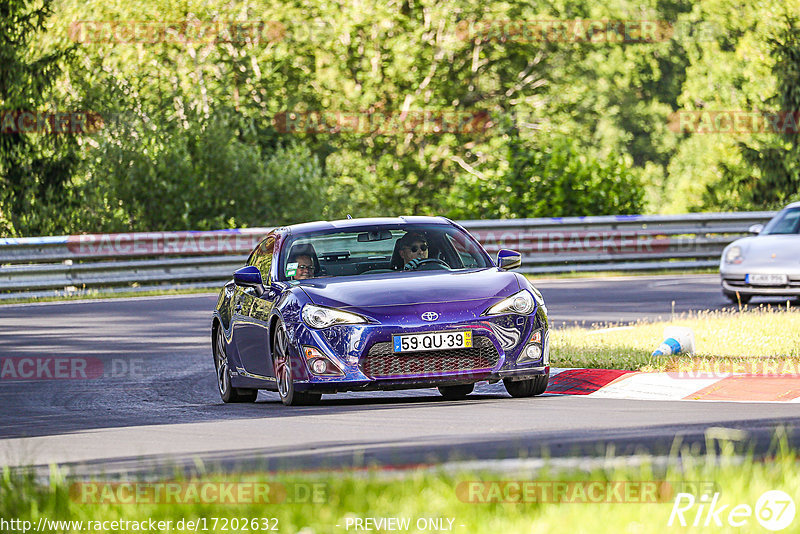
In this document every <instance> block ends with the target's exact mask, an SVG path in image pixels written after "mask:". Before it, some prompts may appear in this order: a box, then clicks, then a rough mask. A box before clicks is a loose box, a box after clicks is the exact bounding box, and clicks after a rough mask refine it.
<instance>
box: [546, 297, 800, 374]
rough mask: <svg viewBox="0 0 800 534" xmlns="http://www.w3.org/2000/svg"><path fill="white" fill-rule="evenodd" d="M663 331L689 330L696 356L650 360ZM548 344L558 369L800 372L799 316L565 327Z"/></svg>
mask: <svg viewBox="0 0 800 534" xmlns="http://www.w3.org/2000/svg"><path fill="white" fill-rule="evenodd" d="M665 326H687V327H690V328H691V329H692V331H693V332H694V336H695V349H696V353H695V354H694V355H678V356H672V357H663V356H662V357H654V356H651V354H652V352H653V351H654V350H655V349H656V347H658V345H659V344H660V343H661V341H662V340H663V338H664V336H663V334H664V327H665ZM550 340H551V357H552V365H553V366H555V367H587V368H601V369H628V370H641V371H674V370H688V369H691V368H697V366H698V365H700V366H706V365H715V364H720V363H722V364H725V365H734V364H740V365H741V364H746V365H750V366H751V367H753V368H757V367H759V366H760V367H763V368H766V369H768V368H769V366H770V365H772V364H775V366H777V365H778V364H781V367H780V368H782V369H784V372H791V371H792V370H793V369H798V366H800V310H798V309H796V308H794V309H791V308H787V309H775V308H763V307H761V308H754V309H748V308H746V307H745V308H743V309H742V310H739V311H701V312H696V313H695V312H692V313H688V314H681V315H677V316H675V318H674V319H673V320H671V321H667V322H653V323H648V322H637V323H634V324H631V325H617V326H615V325H592V326H591V327H590V328H583V327H578V326H572V327H563V328H556V329H553V330H552V331H551V334H550ZM798 370H800V369H798Z"/></svg>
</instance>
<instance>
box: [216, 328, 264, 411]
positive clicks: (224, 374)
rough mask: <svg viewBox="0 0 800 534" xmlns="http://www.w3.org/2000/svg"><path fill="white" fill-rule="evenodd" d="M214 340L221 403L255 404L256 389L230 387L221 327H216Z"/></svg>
mask: <svg viewBox="0 0 800 534" xmlns="http://www.w3.org/2000/svg"><path fill="white" fill-rule="evenodd" d="M214 338H215V339H214V369H215V370H216V374H217V389H218V390H219V396H220V397H222V402H225V403H228V402H255V401H256V398H258V390H257V389H242V388H235V387H233V386H232V385H231V375H230V373H229V371H228V355H227V353H226V352H225V338H224V334H223V333H222V327H221V326H218V327H217V330H216V334H215V335H214Z"/></svg>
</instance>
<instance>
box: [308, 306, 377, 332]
mask: <svg viewBox="0 0 800 534" xmlns="http://www.w3.org/2000/svg"><path fill="white" fill-rule="evenodd" d="M303 322H305V323H306V324H307V325H308V326H310V327H311V328H327V327H328V326H333V325H335V324H362V323H366V322H367V319H366V318H364V317H362V316H360V315H356V314H355V313H349V312H346V311H342V310H336V309H334V308H325V307H323V306H315V305H314V304H306V305H305V306H303Z"/></svg>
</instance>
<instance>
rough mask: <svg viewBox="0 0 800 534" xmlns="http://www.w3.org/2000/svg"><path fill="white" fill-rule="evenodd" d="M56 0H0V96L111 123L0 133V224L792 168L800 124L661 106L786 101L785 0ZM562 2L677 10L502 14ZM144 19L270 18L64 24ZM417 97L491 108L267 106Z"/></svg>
mask: <svg viewBox="0 0 800 534" xmlns="http://www.w3.org/2000/svg"><path fill="white" fill-rule="evenodd" d="M54 5H55V6H57V7H56V11H55V12H53V11H52V9H53V8H51V4H50V2H49V1H44V0H11V1H9V2H4V3H3V5H2V7H1V8H0V9H3V10H4V12H3V15H4V16H3V17H2V21H0V25H2V26H3V30H4V31H3V36H2V38H0V39H1V40H0V59H2V64H3V69H2V71H0V97H2V101H1V102H0V109H3V110H9V109H11V110H24V109H34V110H44V109H53V108H54V109H59V110H90V111H95V112H98V113H100V114H101V115H102V116H103V117H104V127H103V128H102V129H101V130H100V131H99V132H97V133H95V134H93V135H78V136H73V135H64V136H52V135H39V134H20V135H0V181H2V191H0V232H2V233H3V235H8V234H15V233H18V234H21V235H30V234H42V233H80V232H98V231H129V230H154V229H183V228H196V229H207V228H220V227H229V226H263V225H271V224H282V223H290V222H296V221H303V220H314V219H327V218H339V217H344V216H345V215H347V214H352V215H354V216H370V215H400V214H446V215H449V216H451V217H455V218H484V217H531V216H556V215H589V214H601V213H633V212H648V211H649V212H684V211H697V210H708V209H742V208H744V209H747V208H752V207H773V206H776V205H779V204H781V203H783V202H785V201H787V200H788V199H789V198H791V195H792V194H796V192H797V191H798V189H799V188H798V165H797V161H798V157H797V156H798V154H797V150H798V148H797V137H796V136H795V137H794V138H788V137H782V136H779V135H761V136H753V135H750V134H734V135H730V134H714V135H702V134H697V135H690V134H681V133H678V132H674V131H671V130H670V129H669V127H668V124H669V114H670V113H671V112H673V111H675V110H678V109H689V110H694V109H712V110H713V109H720V110H726V109H734V110H735V109H742V110H764V109H774V110H777V109H798V106H799V103H798V100H799V99H800V97H798V94H800V89H798V87H800V85H798V84H800V82H798V80H800V75H798V46H797V42H798V41H797V39H798V37H797V29H796V26H797V24H796V19H795V18H793V14H796V13H797V12H800V5H798V0H790V2H789V4H785V3H782V2H781V1H779V0H768V1H767V2H764V3H758V4H741V2H739V1H738V0H709V1H708V2H703V3H701V4H697V3H693V2H690V1H688V0H674V1H670V2H661V1H657V0H646V1H645V2H644V3H642V2H637V3H633V2H631V1H630V0H618V1H616V2H612V3H606V4H603V5H600V4H597V3H591V2H586V1H580V2H565V1H556V2H547V3H545V2H539V1H535V2H527V3H521V2H512V3H501V2H495V3H489V4H486V3H485V2H476V1H474V0H458V1H456V2H450V3H441V2H436V1H434V0H422V1H419V2H401V3H386V2H379V1H378V0H365V1H363V2H360V3H359V4H358V5H353V4H350V3H326V2H320V1H317V0H290V1H287V2H277V1H274V0H248V1H246V2H239V3H225V2H220V1H217V0H213V1H211V2H200V1H198V0H148V1H147V2H144V3H131V2H124V1H122V0H110V1H108V2H103V3H88V4H87V3H85V2H82V1H79V0H61V1H60V2H59V3H58V4H54ZM573 19H586V20H627V21H632V20H650V21H662V22H663V23H664V24H667V23H668V24H670V25H671V28H672V30H674V32H673V34H672V35H671V36H670V35H667V36H666V37H662V38H658V39H656V40H655V41H652V42H613V41H612V42H607V41H602V40H601V41H599V42H585V41H583V42H581V41H572V40H563V39H562V40H558V39H556V40H553V39H539V38H532V39H525V38H523V37H522V36H521V35H520V34H515V33H514V32H513V31H512V30H511V29H510V27H509V26H508V25H505V26H504V25H503V23H504V21H505V22H507V21H536V20H573ZM143 20H144V21H204V22H209V21H216V22H223V21H237V20H239V21H241V20H249V21H253V20H262V21H269V22H268V26H269V27H271V28H273V30H272V31H266V32H264V33H262V34H261V35H260V39H259V40H257V41H242V40H239V41H234V42H200V41H197V40H194V41H191V40H190V41H188V42H182V41H181V40H180V39H179V38H177V37H179V36H177V35H176V36H175V37H176V38H173V39H166V40H158V39H156V40H154V42H139V43H126V42H119V41H115V40H114V39H113V38H112V39H111V40H106V41H104V40H103V39H99V42H90V41H92V39H91V37H94V38H96V37H98V36H101V37H102V36H104V35H105V36H106V37H108V36H113V35H114V34H113V33H108V32H106V33H102V32H100V33H96V32H92V31H90V30H91V28H90V27H88V28H89V29H88V30H87V26H86V25H84V26H80V25H77V26H76V25H74V24H73V23H75V22H77V21H117V22H120V23H125V22H128V21H143ZM470 25H472V26H470ZM470 27H472V28H478V29H480V28H487V27H488V28H491V31H490V32H489V33H487V34H485V35H484V34H481V33H480V32H478V33H474V32H473V33H471V34H470V33H469V32H468V31H467V29H469V28H470ZM108 29H109V27H106V30H108ZM79 30H85V31H86V32H88V33H81V31H79ZM95 41H98V40H97V39H95ZM422 110H426V111H430V112H433V113H440V112H459V113H462V114H475V116H481V115H480V114H484V115H483V116H484V117H490V118H491V121H490V122H488V123H483V126H485V127H481V128H477V129H473V130H460V131H453V132H445V133H442V132H438V133H434V132H431V131H422V130H419V129H416V130H414V129H412V130H411V131H407V130H404V129H403V128H398V127H397V125H396V124H394V125H393V124H392V123H391V121H388V122H384V123H383V124H381V125H380V126H381V127H382V128H379V129H374V128H373V129H370V128H363V127H362V128H360V129H356V130H347V128H345V129H343V130H338V131H337V130H336V128H333V131H322V130H319V131H315V130H314V129H313V128H305V129H304V128H300V129H298V130H296V131H287V130H286V129H282V128H280V127H279V124H278V121H277V120H276V117H279V116H280V114H282V113H286V112H297V113H300V114H301V115H303V114H306V113H308V112H314V111H329V112H333V113H344V114H355V115H356V116H361V118H362V120H366V117H367V115H369V114H372V116H373V117H374V116H375V113H382V112H383V113H388V114H394V115H393V116H394V117H396V116H397V115H398V114H399V113H400V112H405V111H411V112H414V111H422ZM303 116H305V115H303ZM332 126H336V124H333V125H332Z"/></svg>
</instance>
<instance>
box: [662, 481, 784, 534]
mask: <svg viewBox="0 0 800 534" xmlns="http://www.w3.org/2000/svg"><path fill="white" fill-rule="evenodd" d="M719 495H720V494H719V493H714V495H713V496H712V497H711V499H710V501H709V496H708V495H707V494H705V495H702V496H701V497H700V498H699V499H697V498H695V496H694V495H692V494H691V493H679V494H678V495H676V496H675V503H674V504H673V506H672V512H671V513H670V514H669V521H667V526H670V527H671V526H673V525H674V524H675V523H676V521H677V524H679V525H680V526H682V527H685V526H687V525H691V526H693V527H699V526H703V527H708V526H716V527H721V526H723V525H724V523H723V522H727V524H728V525H729V526H731V527H736V528H740V527H750V528H749V529H748V532H750V531H752V525H753V521H752V520H753V516H755V519H756V521H758V523H759V524H760V525H761V526H762V527H764V528H765V529H767V530H771V531H773V532H777V531H779V530H783V529H785V528H786V527H788V526H789V525H791V524H792V522H793V521H794V515H795V506H794V501H793V500H792V498H791V497H790V496H789V494H787V493H786V492H783V491H780V490H771V491H765V492H764V493H763V494H762V495H761V496H760V497H759V498H758V500H757V501H756V504H755V507H751V506H750V505H749V504H744V503H740V504H737V505H735V506H733V507H731V505H730V504H722V503H721V502H720V500H719Z"/></svg>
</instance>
